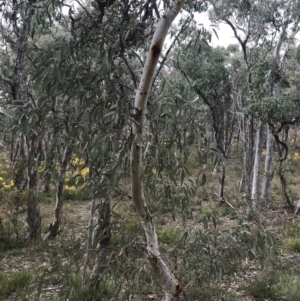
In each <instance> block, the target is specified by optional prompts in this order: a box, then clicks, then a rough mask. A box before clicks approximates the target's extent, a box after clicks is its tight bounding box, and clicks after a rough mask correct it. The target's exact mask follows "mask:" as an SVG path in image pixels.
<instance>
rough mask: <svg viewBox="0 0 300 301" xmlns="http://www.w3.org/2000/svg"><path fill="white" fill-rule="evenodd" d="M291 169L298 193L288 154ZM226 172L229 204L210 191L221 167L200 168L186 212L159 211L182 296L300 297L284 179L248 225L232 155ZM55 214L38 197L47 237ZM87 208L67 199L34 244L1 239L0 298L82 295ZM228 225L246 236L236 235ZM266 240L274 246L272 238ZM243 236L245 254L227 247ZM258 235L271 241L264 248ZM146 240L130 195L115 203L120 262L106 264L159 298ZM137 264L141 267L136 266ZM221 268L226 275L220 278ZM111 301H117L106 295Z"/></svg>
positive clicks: (296, 227) (296, 231) (299, 264)
mask: <svg viewBox="0 0 300 301" xmlns="http://www.w3.org/2000/svg"><path fill="white" fill-rule="evenodd" d="M295 153H296V150H292V153H291V156H292V157H291V158H293V155H294V154H295ZM296 157H297V156H296ZM297 158H298V157H297ZM297 160H298V159H297ZM290 165H291V166H292V167H293V169H294V170H295V172H291V173H289V174H288V175H287V182H288V191H289V194H290V195H292V197H294V198H296V197H298V193H299V192H300V186H299V184H298V183H299V181H300V177H299V176H298V174H299V164H298V162H297V161H292V160H291V162H290ZM227 168H228V171H227V179H226V190H225V195H226V198H227V200H228V201H229V202H230V204H232V205H233V206H234V207H235V210H232V209H230V208H228V206H227V205H226V204H223V205H222V206H220V204H219V200H218V197H216V196H215V194H214V193H215V192H216V191H217V189H218V173H216V174H214V173H212V172H211V170H210V168H209V167H203V166H202V167H201V172H203V173H205V175H206V184H205V185H204V186H201V187H198V188H197V192H196V196H195V197H194V198H193V199H192V200H191V202H190V204H189V205H188V210H186V211H185V212H182V213H180V212H179V211H178V212H176V213H174V211H172V210H165V211H159V214H155V219H154V220H155V223H156V225H157V231H158V238H159V241H160V244H161V253H162V256H163V257H164V259H165V260H166V261H167V262H168V264H169V266H170V267H171V269H172V270H173V271H175V273H176V275H178V277H179V278H181V280H182V285H183V287H184V291H185V293H186V295H187V296H188V299H186V300H190V301H197V300H199V301H200V300H201V301H203V300H204V301H217V300H220V301H255V300H261V301H267V300H269V301H279V300H287V301H299V300H300V290H299V287H300V223H299V222H300V217H298V216H295V215H294V214H293V213H291V212H290V211H288V210H287V209H286V207H285V204H284V202H283V197H282V196H281V188H280V183H279V180H278V179H277V177H276V176H275V177H274V179H273V183H272V202H271V204H270V206H269V208H261V209H260V210H257V212H256V213H255V216H254V218H253V219H252V220H251V221H250V222H249V223H248V222H247V221H246V220H244V219H243V217H242V216H243V214H244V211H245V206H246V204H245V202H246V201H245V200H244V198H243V193H242V192H239V191H238V180H239V175H240V173H241V164H240V161H239V160H237V159H229V160H228V162H227ZM198 172H199V167H197V166H196V165H195V164H194V163H193V162H191V164H190V178H191V179H192V178H194V177H196V175H197V174H198ZM298 186H299V188H298ZM150 209H152V211H153V212H156V210H157V207H155V204H150ZM53 210H54V203H53V201H49V200H48V199H46V200H45V199H44V200H43V201H42V202H41V215H42V219H43V233H46V231H47V225H48V224H49V223H50V222H51V220H52V218H53ZM233 211H234V214H232V212H233ZM89 214H90V203H89V202H88V201H71V200H70V201H66V203H65V207H64V220H63V230H62V232H61V233H60V235H59V236H58V237H57V238H56V239H54V240H49V241H40V242H37V243H30V242H28V241H25V242H24V241H22V240H21V239H20V241H21V243H18V241H15V245H14V244H11V245H9V246H7V245H6V246H5V247H3V246H2V244H1V243H2V242H3V241H1V240H0V247H1V249H0V300H8V301H13V300H16V301H17V300H18V301H19V300H52V301H54V300H55V301H62V300H76V301H77V300H88V299H85V298H83V297H78V296H77V297H76V294H77V293H76V292H77V291H76V290H77V289H78V286H79V285H80V279H79V278H80V277H79V278H78V275H80V269H81V267H82V263H83V254H84V250H85V248H86V247H85V246H86V237H87V224H88V218H89ZM215 216H216V217H217V222H216V225H214V223H215V220H214V217H215ZM247 223H248V224H247ZM245 224H247V225H246V226H245ZM248 226H249V228H248ZM260 226H261V227H262V228H260ZM243 227H244V228H243ZM232 229H239V231H244V232H242V233H240V234H239V235H240V236H234V235H235V234H234V231H232ZM241 229H242V230H241ZM260 229H263V230H260ZM259 231H262V232H259ZM184 233H189V236H188V237H189V239H186V240H184V241H183V237H185V234H184ZM253 233H254V234H253ZM257 233H259V234H257ZM226 235H227V236H226ZM269 236H270V237H271V238H272V241H273V245H272V243H270V240H268V237H269ZM207 237H208V239H207ZM224 237H225V239H224ZM241 237H242V238H241ZM243 237H247V239H250V240H251V239H252V241H251V244H252V245H251V247H249V248H251V249H250V250H247V245H243V247H241V249H240V250H232V248H235V241H237V240H238V241H239V242H241V243H244V241H243ZM222 239H223V240H222ZM264 239H266V240H267V242H268V244H267V246H266V245H264ZM143 240H144V238H143V232H142V231H141V227H140V224H139V221H138V219H137V216H136V214H135V212H134V208H133V206H132V204H131V202H130V200H129V199H127V198H124V199H122V198H117V199H115V200H113V203H112V238H111V246H110V248H111V249H110V250H111V251H112V254H113V256H112V257H114V258H118V260H119V261H117V263H116V260H112V262H114V263H113V264H112V265H111V268H112V269H113V268H114V267H115V266H118V270H116V271H115V272H114V273H115V274H117V275H118V273H120V274H119V275H118V276H117V277H119V278H120V279H127V280H128V279H129V278H130V277H132V278H130V279H131V281H132V283H135V285H136V287H134V286H132V287H131V289H132V290H133V291H134V292H135V294H133V295H132V297H131V299H130V300H160V299H161V295H159V294H156V289H157V287H159V286H157V284H155V280H154V279H152V276H151V277H150V276H149V275H151V271H150V266H149V265H148V262H147V260H146V255H145V252H143V251H140V250H139V248H140V246H141V245H142V244H143ZM216 240H218V241H217V243H216ZM136 241H138V244H136ZM247 243H248V242H247ZM124 246H126V247H124ZM125 249H126V251H124V250H125ZM204 249H205V251H203V250H204ZM177 250H179V251H177ZM249 251H251V252H252V253H251V252H250V253H249ZM131 252H132V254H131ZM123 253H124V254H125V253H126V255H124V254H123ZM127 253H129V254H127ZM253 253H255V254H253ZM120 254H121V255H120ZM239 254H240V255H239ZM251 254H252V255H256V258H255V259H256V260H251ZM124 256H125V257H124ZM239 256H240V257H239ZM232 257H236V258H233V259H232ZM185 261H187V262H185ZM134 264H135V265H138V266H139V268H138V269H135V267H134ZM120 265H121V266H122V267H120ZM131 265H133V266H131ZM125 266H126V268H125ZM133 267H134V268H133ZM131 270H134V271H131ZM220 271H223V275H220V277H218V274H219V273H220ZM148 272H149V273H148ZM132 274H133V276H132ZM74 275H75V276H74ZM76 275H77V276H76ZM128 275H129V276H128ZM136 275H138V277H136ZM122 277H123V278H122ZM135 277H136V278H135ZM203 279H204V280H203ZM208 279H211V281H208ZM127 280H126V281H127ZM124 281H125V280H124ZM128 281H129V280H128ZM145 283H148V285H149V286H148V287H147V289H145V291H144V290H143V291H142V289H140V288H139V286H140V285H145ZM109 285H111V284H107V286H109ZM159 290H161V288H159ZM141 291H142V292H141ZM106 293H107V296H108V295H109V294H110V293H112V292H109V289H108V288H106ZM80 298H81V299H80ZM89 300H102V299H96V298H95V299H89ZM103 300H109V297H107V298H106V299H104V297H103ZM110 300H122V298H121V297H120V299H114V298H113V297H112V298H111V299H110ZM124 300H126V299H124ZM182 300H184V299H182Z"/></svg>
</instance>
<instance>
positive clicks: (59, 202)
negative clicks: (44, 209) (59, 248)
mask: <svg viewBox="0 0 300 301" xmlns="http://www.w3.org/2000/svg"><path fill="white" fill-rule="evenodd" d="M73 148H74V142H71V143H69V144H67V146H66V147H65V151H64V155H63V159H62V162H61V167H60V172H59V176H58V184H57V188H56V204H55V210H54V222H53V223H51V224H50V225H49V229H48V233H47V234H46V236H45V238H44V240H46V239H48V238H54V237H55V236H56V235H57V234H58V232H59V226H60V222H61V217H62V209H63V204H64V199H63V192H64V186H65V180H66V173H67V168H68V166H69V163H70V161H71V158H72V153H73Z"/></svg>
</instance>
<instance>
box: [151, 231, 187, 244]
mask: <svg viewBox="0 0 300 301" xmlns="http://www.w3.org/2000/svg"><path fill="white" fill-rule="evenodd" d="M157 235H158V240H159V241H160V242H162V243H165V244H169V245H171V244H175V243H176V242H178V241H179V239H180V238H181V236H182V231H181V230H178V229H174V228H164V229H162V230H159V231H158V233H157Z"/></svg>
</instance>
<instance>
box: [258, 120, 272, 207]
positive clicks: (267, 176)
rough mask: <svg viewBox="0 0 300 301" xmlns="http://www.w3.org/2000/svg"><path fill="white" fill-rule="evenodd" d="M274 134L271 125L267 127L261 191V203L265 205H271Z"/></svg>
mask: <svg viewBox="0 0 300 301" xmlns="http://www.w3.org/2000/svg"><path fill="white" fill-rule="evenodd" d="M273 140H274V138H273V134H272V130H271V128H270V126H269V125H267V143H266V158H265V168H264V176H263V182H262V189H261V201H262V202H263V203H264V204H269V201H270V187H271V180H272V175H273V172H272V169H271V168H272V157H273Z"/></svg>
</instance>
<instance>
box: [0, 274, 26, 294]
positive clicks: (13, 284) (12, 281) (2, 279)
mask: <svg viewBox="0 0 300 301" xmlns="http://www.w3.org/2000/svg"><path fill="white" fill-rule="evenodd" d="M31 273H32V272H31V271H29V270H26V269H24V270H20V271H18V272H15V273H8V272H5V273H4V272H0V297H1V298H4V297H7V296H9V295H11V294H12V293H15V292H19V294H20V293H22V292H24V291H25V289H27V287H28V285H29V283H30V281H31V279H32V274H31Z"/></svg>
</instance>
